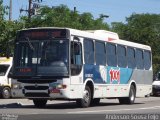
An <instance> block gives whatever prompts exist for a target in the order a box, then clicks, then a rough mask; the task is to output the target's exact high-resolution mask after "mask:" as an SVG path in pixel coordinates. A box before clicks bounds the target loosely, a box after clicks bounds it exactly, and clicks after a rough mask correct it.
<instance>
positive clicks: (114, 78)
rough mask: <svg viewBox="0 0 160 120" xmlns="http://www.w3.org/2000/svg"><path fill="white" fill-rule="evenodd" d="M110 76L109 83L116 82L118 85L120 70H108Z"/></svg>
mask: <svg viewBox="0 0 160 120" xmlns="http://www.w3.org/2000/svg"><path fill="white" fill-rule="evenodd" d="M109 75H110V83H111V84H112V83H113V81H117V82H118V84H120V69H118V70H115V69H113V68H111V69H110V71H109Z"/></svg>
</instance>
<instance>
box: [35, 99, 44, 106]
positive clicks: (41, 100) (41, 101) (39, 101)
mask: <svg viewBox="0 0 160 120" xmlns="http://www.w3.org/2000/svg"><path fill="white" fill-rule="evenodd" d="M33 103H34V106H35V107H37V108H44V107H45V106H46V103H47V100H46V99H33Z"/></svg>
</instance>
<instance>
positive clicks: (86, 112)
mask: <svg viewBox="0 0 160 120" xmlns="http://www.w3.org/2000/svg"><path fill="white" fill-rule="evenodd" d="M114 115H116V116H114ZM117 115H118V116H117ZM119 115H123V116H119ZM131 115H132V116H131ZM114 117H116V118H114ZM120 117H123V119H124V120H127V119H131V118H132V119H134V120H137V119H139V118H141V119H145V120H152V119H153V120H159V119H160V97H149V98H136V101H135V104H133V105H120V104H119V102H118V100H117V99H102V100H101V102H100V104H99V105H98V106H92V107H89V108H78V107H77V105H76V104H75V102H74V101H48V104H47V106H46V107H45V108H43V109H38V108H35V107H34V105H33V103H32V101H31V100H27V99H0V119H2V120H6V119H7V120H90V119H92V120H113V119H119V118H120ZM121 119H122V118H121Z"/></svg>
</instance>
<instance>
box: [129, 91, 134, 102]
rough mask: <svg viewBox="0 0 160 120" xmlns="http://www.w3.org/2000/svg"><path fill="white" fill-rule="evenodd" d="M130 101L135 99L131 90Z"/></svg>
mask: <svg viewBox="0 0 160 120" xmlns="http://www.w3.org/2000/svg"><path fill="white" fill-rule="evenodd" d="M130 99H131V101H134V99H135V95H134V91H133V90H131V96H130Z"/></svg>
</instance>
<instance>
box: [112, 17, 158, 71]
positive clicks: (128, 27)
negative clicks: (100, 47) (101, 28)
mask: <svg viewBox="0 0 160 120" xmlns="http://www.w3.org/2000/svg"><path fill="white" fill-rule="evenodd" d="M126 21H127V23H126V24H124V23H112V30H113V31H115V32H117V33H118V34H119V36H120V38H121V39H125V40H129V41H133V42H137V43H141V44H146V45H149V46H151V48H152V54H153V66H154V72H157V71H158V69H160V65H159V64H160V63H159V61H160V14H132V15H131V16H130V17H128V18H126Z"/></svg>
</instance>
